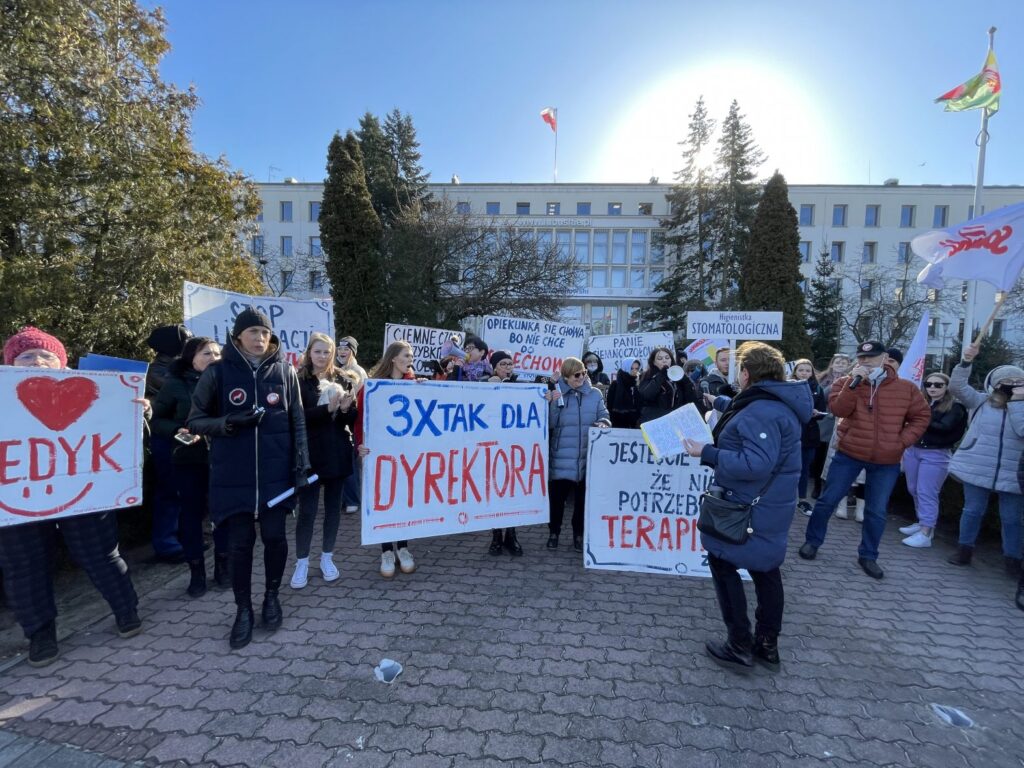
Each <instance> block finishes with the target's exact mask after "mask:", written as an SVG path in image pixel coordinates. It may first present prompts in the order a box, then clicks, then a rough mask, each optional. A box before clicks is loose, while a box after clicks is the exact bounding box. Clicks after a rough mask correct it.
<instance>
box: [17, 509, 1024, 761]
mask: <svg viewBox="0 0 1024 768" xmlns="http://www.w3.org/2000/svg"><path fill="white" fill-rule="evenodd" d="M804 520H805V519H804V518H802V517H798V519H797V520H796V521H795V523H794V529H793V536H792V540H791V549H790V557H789V560H788V561H787V563H786V565H785V567H784V577H785V582H786V589H787V607H786V627H785V634H784V636H783V638H782V641H781V642H782V654H783V672H782V673H780V674H778V675H775V676H771V675H768V674H766V673H758V674H753V675H750V676H747V677H738V676H736V675H734V674H731V673H729V672H727V671H724V670H720V669H718V668H717V667H715V666H713V665H712V664H710V662H709V660H708V659H707V658H706V657H705V655H704V652H703V642H704V640H705V639H706V638H708V637H710V636H715V635H718V634H719V633H720V632H721V625H720V620H719V617H718V613H717V606H716V603H715V600H714V594H713V590H712V587H711V583H710V581H706V580H701V579H688V578H672V577H660V576H652V575H634V574H625V573H622V574H617V573H609V572H587V571H584V570H583V568H582V567H581V565H580V564H579V561H580V558H579V557H578V556H576V555H574V554H573V553H572V552H571V551H568V550H567V549H566V548H564V547H563V548H562V549H560V550H558V551H557V552H549V551H547V550H545V549H544V547H543V545H544V539H545V533H544V531H543V530H542V529H540V528H533V529H529V530H526V531H523V532H522V535H521V539H522V542H523V545H524V547H525V548H526V550H527V553H526V556H525V557H523V558H519V559H511V558H509V557H506V556H502V557H497V558H496V557H490V556H489V555H488V554H487V552H486V549H487V544H488V541H489V535H485V534H472V535H464V536H457V537H449V538H444V539H438V540H431V541H426V542H413V551H414V553H415V554H416V557H417V562H418V565H419V570H418V571H417V572H416V573H415V574H413V575H411V576H404V575H402V574H399V575H398V576H397V577H396V578H395V579H394V580H393V581H390V582H389V581H385V580H383V579H381V578H380V576H379V575H378V574H377V571H376V568H377V564H378V556H377V554H376V552H375V548H369V547H368V548H365V549H364V548H360V547H357V546H356V545H355V544H352V543H350V544H347V545H346V546H345V547H343V549H341V550H340V553H339V554H340V556H339V557H338V561H339V565H340V566H341V570H342V578H341V579H340V580H339V581H337V582H335V583H334V584H325V583H324V582H323V581H322V580H321V579H320V578H319V572H318V570H317V569H316V568H315V567H314V568H312V569H311V570H312V572H313V574H314V575H313V577H312V578H311V580H310V585H309V586H308V587H307V588H306V589H304V590H302V591H300V592H295V591H292V590H291V589H289V588H287V587H285V589H284V590H283V600H282V602H283V604H284V609H285V623H284V627H283V628H282V629H281V630H279V631H278V632H277V633H276V634H274V635H270V636H268V635H266V634H265V633H263V632H261V631H258V632H257V635H256V638H255V640H254V642H253V643H252V644H251V645H250V646H249V647H248V648H246V649H244V650H243V651H241V652H232V651H230V650H229V649H228V647H227V641H226V635H227V632H228V629H229V625H230V620H231V616H232V607H231V601H230V596H229V594H227V593H222V592H210V593H208V594H207V595H206V596H205V597H203V598H201V599H199V600H195V601H190V600H188V599H187V598H186V597H185V596H184V587H185V584H186V576H185V572H184V570H185V569H184V568H182V569H180V570H177V571H174V573H175V574H176V575H175V576H174V578H171V579H169V580H168V581H167V582H166V584H165V585H163V586H160V587H159V588H157V589H155V590H153V591H151V592H150V593H149V594H148V595H147V596H146V597H145V599H144V602H143V605H142V615H143V618H144V621H145V632H144V633H143V634H142V635H140V636H138V637H135V638H132V639H130V640H120V639H118V638H117V637H116V636H115V635H114V632H113V620H112V619H110V618H106V619H103V620H102V621H100V622H98V623H97V624H95V625H94V626H93V627H92V628H91V629H90V630H89V631H82V632H79V633H77V634H76V635H74V636H73V637H72V638H70V639H68V640H66V641H64V642H63V644H62V650H63V655H62V657H61V659H60V660H59V661H58V662H57V663H56V664H54V665H53V666H51V667H49V668H47V669H45V670H34V669H32V668H30V667H28V666H27V665H26V664H20V665H17V666H15V667H13V668H11V669H9V670H7V671H6V672H4V673H3V674H2V676H0V727H2V729H3V730H2V731H0V737H3V740H0V766H7V765H16V766H21V765H29V764H34V765H68V766H92V765H109V764H110V763H107V762H103V761H104V760H111V761H124V762H129V763H134V762H135V761H139V762H141V763H143V764H146V765H155V764H161V765H163V764H180V765H184V764H188V765H209V766H233V765H243V766H256V765H259V766H287V768H311V767H316V766H328V765H330V766H416V767H417V768H421V767H422V768H433V767H434V766H438V767H447V768H455V767H456V766H467V767H468V766H480V767H483V766H497V765H544V766H568V765H579V766H653V767H660V768H676V767H677V766H775V765H783V766H790V765H833V766H841V765H877V766H887V765H894V766H979V767H983V768H995V767H997V766H1021V765H1024V762H1022V759H1024V758H1022V756H1024V678H1022V675H1021V670H1022V658H1024V613H1022V612H1020V611H1018V610H1017V609H1016V608H1015V607H1014V605H1013V600H1012V596H1013V591H1014V585H1013V583H1012V582H1011V581H1010V580H1009V579H1008V578H1007V576H1005V575H1004V573H1003V570H1002V559H1001V557H1000V555H999V553H998V552H997V551H995V549H994V548H992V547H988V548H986V550H985V552H983V553H982V556H981V557H979V558H978V559H977V560H978V562H976V564H975V565H974V566H973V567H971V568H955V567H953V566H950V565H947V564H946V563H945V562H944V561H945V557H946V556H947V555H948V554H949V552H950V551H951V550H952V546H951V544H950V543H949V542H944V543H941V544H940V543H938V542H937V543H936V546H935V548H933V549H932V550H910V549H908V548H907V547H903V546H901V545H900V544H899V538H898V534H897V533H896V531H895V528H896V525H898V524H899V523H896V522H895V521H893V520H891V521H890V526H889V528H890V530H889V532H888V533H887V535H886V539H885V542H884V544H883V547H882V557H881V560H880V563H881V564H882V565H883V566H884V567H885V568H886V576H885V579H884V580H883V581H881V582H875V581H873V580H871V579H869V578H868V577H867V576H865V575H864V574H863V573H862V572H861V571H860V570H859V568H858V567H857V564H856V561H855V558H856V552H855V550H856V540H857V538H858V537H859V526H858V525H857V524H856V523H854V522H845V521H839V520H834V521H833V523H832V526H831V530H830V533H829V539H828V541H827V542H826V544H825V546H824V547H823V548H822V550H821V552H820V554H819V557H818V560H816V561H814V562H809V563H808V562H804V561H801V560H799V559H798V558H797V557H796V554H795V552H796V547H797V546H798V545H799V543H800V542H801V541H802V536H801V535H800V534H801V533H802V530H803V525H804ZM356 526H357V520H356V519H355V518H354V517H346V518H345V519H344V520H343V525H342V536H341V540H342V541H345V542H354V541H356V540H357V538H358V537H357V532H356V530H355V528H356ZM316 555H317V551H316V550H315V548H314V562H315V558H316ZM289 575H290V566H289ZM257 609H258V605H257ZM382 657H390V658H393V659H397V660H399V661H400V662H402V664H404V666H405V671H404V673H403V674H402V676H401V677H400V678H399V679H398V682H397V683H395V685H393V686H386V685H383V684H381V683H378V682H377V681H376V680H375V679H374V676H373V667H374V665H375V664H376V663H377V662H378V661H379V660H380V659H381V658H382ZM932 703H937V704H943V705H948V706H953V707H957V708H959V709H961V710H963V712H964V713H966V714H967V715H968V716H969V717H970V718H972V719H973V720H974V721H975V723H976V725H975V726H974V727H973V728H968V729H964V728H959V727H954V726H950V725H946V724H944V723H942V722H940V721H939V719H938V718H937V717H936V716H935V715H934V714H933V713H932V711H931V709H930V705H931V704H932ZM12 739H16V740H17V742H16V743H17V744H18V745H21V746H24V745H25V744H26V743H29V742H26V741H25V740H26V739H27V740H30V741H31V740H35V741H36V742H38V741H39V740H42V742H41V743H42V744H43V746H44V747H45V745H46V743H49V744H56V745H73V746H75V747H77V748H78V749H77V750H73V751H72V750H64V751H63V752H61V753H60V755H58V754H57V753H56V752H54V753H52V756H53V759H54V760H56V762H52V761H49V760H48V759H43V760H42V761H41V762H40V761H37V762H34V763H26V762H24V761H22V762H18V761H19V755H20V756H23V753H24V752H25V750H24V749H22V750H21V751H20V752H19V751H18V748H15V747H13V746H12V745H13V744H15V742H14V741H12ZM5 745H6V746H5ZM36 748H39V747H36ZM58 758H59V759H58ZM76 760H78V761H79V762H75V761H76ZM90 761H91V762H90Z"/></svg>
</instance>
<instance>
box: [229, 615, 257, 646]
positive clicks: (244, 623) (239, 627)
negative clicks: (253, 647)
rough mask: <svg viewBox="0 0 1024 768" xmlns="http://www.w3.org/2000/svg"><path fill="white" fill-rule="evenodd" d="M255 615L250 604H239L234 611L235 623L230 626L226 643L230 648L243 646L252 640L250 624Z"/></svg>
mask: <svg viewBox="0 0 1024 768" xmlns="http://www.w3.org/2000/svg"><path fill="white" fill-rule="evenodd" d="M254 621H255V617H254V616H253V613H252V606H251V605H240V606H238V611H237V613H235V623H234V624H233V625H232V626H231V637H230V638H229V639H228V644H229V645H230V646H231V647H232V648H245V646H247V645H248V644H249V641H251V640H252V625H253V622H254Z"/></svg>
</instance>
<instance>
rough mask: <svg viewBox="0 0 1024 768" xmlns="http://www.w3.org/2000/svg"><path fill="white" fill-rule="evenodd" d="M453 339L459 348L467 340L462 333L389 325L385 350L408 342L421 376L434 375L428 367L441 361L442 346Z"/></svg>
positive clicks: (385, 333)
mask: <svg viewBox="0 0 1024 768" xmlns="http://www.w3.org/2000/svg"><path fill="white" fill-rule="evenodd" d="M452 337H455V339H456V340H458V343H459V346H460V347H461V346H462V342H463V340H464V338H465V334H463V333H462V331H446V330H443V329H441V328H426V327H424V326H422V325H399V324H397V323H388V324H387V325H385V326H384V349H387V348H388V344H390V343H391V342H393V341H407V342H409V343H410V344H411V345H412V354H413V359H414V360H415V368H414V369H413V370H414V371H415V372H416V373H417V374H419V375H421V376H427V375H430V374H432V373H433V371H431V369H430V367H429V366H428V365H427V361H429V360H440V359H441V345H442V344H444V343H445V342H446V341H449V340H450V339H451V338H452Z"/></svg>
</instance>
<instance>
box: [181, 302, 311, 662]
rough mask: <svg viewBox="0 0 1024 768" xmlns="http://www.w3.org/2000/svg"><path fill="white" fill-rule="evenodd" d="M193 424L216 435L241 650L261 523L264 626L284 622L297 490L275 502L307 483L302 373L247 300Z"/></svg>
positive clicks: (195, 406) (217, 495)
mask: <svg viewBox="0 0 1024 768" xmlns="http://www.w3.org/2000/svg"><path fill="white" fill-rule="evenodd" d="M188 429H189V431H190V432H191V433H192V434H195V435H207V436H208V437H209V438H210V517H211V518H212V519H213V522H214V524H215V525H217V526H224V527H225V528H226V529H227V532H228V554H229V558H230V571H231V586H232V588H233V590H234V593H235V605H236V607H237V611H236V615H235V623H234V625H233V626H232V628H231V635H230V639H229V642H230V645H231V647H232V648H242V647H244V646H246V645H248V644H249V642H250V641H251V640H252V631H253V623H254V616H253V610H252V553H253V548H254V547H255V545H256V521H257V520H258V521H259V524H260V538H261V539H262V541H263V562H264V565H265V567H266V592H265V594H264V598H263V609H262V616H261V618H262V622H263V626H264V628H266V629H269V630H271V631H273V630H276V629H277V628H278V627H280V626H281V620H282V614H281V603H280V601H279V599H278V590H279V589H280V587H281V578H282V577H283V575H284V567H285V563H286V561H287V560H288V540H287V539H286V538H285V518H286V516H287V515H288V513H289V512H291V511H292V509H293V508H294V506H295V495H294V494H293V495H292V496H291V497H290V498H288V499H285V500H284V501H282V502H280V503H278V504H276V505H275V506H273V507H270V506H268V504H267V502H269V501H270V500H271V499H273V498H275V497H276V496H278V495H280V494H281V493H283V492H285V491H287V490H289V489H291V488H293V487H294V488H295V489H296V490H300V489H302V488H304V487H305V486H306V485H308V483H309V481H308V479H307V474H308V471H309V456H308V451H307V447H306V421H305V417H304V414H303V410H302V399H301V396H300V394H299V380H298V377H297V375H296V373H295V369H294V368H292V367H291V366H290V365H288V363H287V362H285V359H284V356H283V354H282V352H281V344H280V342H279V340H278V338H277V337H276V336H274V335H273V332H272V331H271V327H270V320H269V319H268V318H267V316H266V315H265V314H263V312H260V311H259V310H257V309H255V308H254V307H246V308H245V309H243V310H242V311H241V312H240V313H239V314H238V316H237V317H236V318H235V323H234V327H233V328H232V331H231V339H230V340H229V342H228V344H227V345H225V348H224V357H223V358H222V359H221V362H220V363H219V364H218V365H211V366H210V367H209V368H207V369H206V370H205V371H204V372H203V375H202V376H201V377H200V379H199V383H198V384H197V385H196V389H195V394H194V395H193V397H192V410H191V412H190V413H189V416H188Z"/></svg>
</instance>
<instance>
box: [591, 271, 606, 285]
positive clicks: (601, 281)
mask: <svg viewBox="0 0 1024 768" xmlns="http://www.w3.org/2000/svg"><path fill="white" fill-rule="evenodd" d="M590 287H591V288H607V287H608V270H607V269H606V268H604V267H602V268H601V269H595V270H593V271H592V272H591V273H590Z"/></svg>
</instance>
